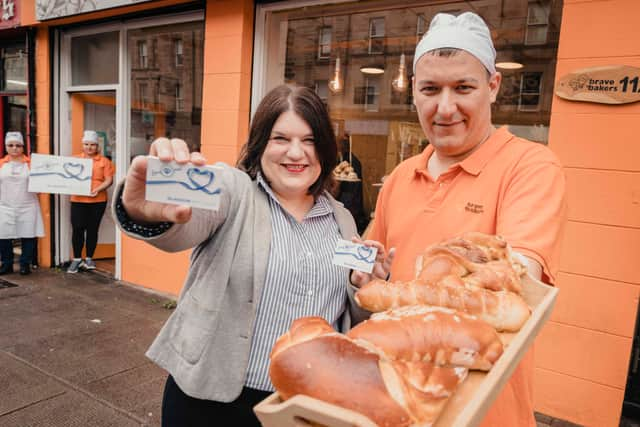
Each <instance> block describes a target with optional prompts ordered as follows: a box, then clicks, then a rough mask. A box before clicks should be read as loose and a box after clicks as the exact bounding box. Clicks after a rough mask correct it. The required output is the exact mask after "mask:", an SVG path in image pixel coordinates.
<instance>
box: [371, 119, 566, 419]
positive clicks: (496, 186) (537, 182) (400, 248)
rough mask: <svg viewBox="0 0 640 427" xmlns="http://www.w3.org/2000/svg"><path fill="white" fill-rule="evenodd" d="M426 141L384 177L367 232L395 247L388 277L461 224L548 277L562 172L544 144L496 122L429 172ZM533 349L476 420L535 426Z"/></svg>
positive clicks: (560, 220)
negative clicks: (469, 148)
mask: <svg viewBox="0 0 640 427" xmlns="http://www.w3.org/2000/svg"><path fill="white" fill-rule="evenodd" d="M432 154H433V147H432V146H427V148H425V150H424V151H423V152H422V153H421V154H419V155H417V156H414V157H412V158H410V159H408V160H406V161H404V162H403V163H401V164H400V165H398V167H396V169H395V170H394V171H393V173H392V174H391V175H390V176H389V177H388V178H387V179H386V180H385V182H384V185H383V186H382V189H381V191H380V195H379V197H378V201H377V205H376V214H375V218H374V223H373V226H372V228H371V231H370V233H369V234H368V235H367V236H366V238H367V239H373V240H378V241H380V242H382V243H383V244H384V245H385V247H386V248H392V247H395V248H396V255H395V258H394V261H393V265H392V268H391V280H410V279H412V278H414V277H415V262H416V257H417V256H418V255H420V254H421V253H422V252H423V251H424V250H425V248H427V246H429V245H431V244H434V243H438V242H440V241H442V240H444V239H448V238H451V237H454V236H458V235H460V234H462V233H464V232H466V231H480V232H484V233H488V234H499V235H501V236H503V237H504V238H505V239H506V240H507V242H509V243H510V244H511V246H512V247H513V248H514V250H516V251H518V252H520V253H521V254H523V255H526V256H528V257H530V258H533V259H535V260H536V261H538V262H539V263H540V265H542V267H543V280H544V281H546V282H550V283H553V282H554V281H555V276H556V272H557V268H558V256H559V250H560V248H559V239H560V236H561V232H562V227H563V224H564V219H565V213H566V200H565V177H564V172H563V170H562V166H561V165H560V163H559V161H558V160H557V158H556V156H555V155H554V154H553V153H552V152H551V150H549V149H548V148H547V147H545V146H544V145H541V144H536V143H533V142H530V141H526V140H524V139H521V138H518V137H516V136H514V135H512V134H511V133H510V132H509V131H508V129H507V128H506V127H503V128H500V129H498V130H496V131H495V132H494V133H493V134H492V135H491V136H490V137H489V139H487V140H486V141H485V142H484V143H483V144H482V145H481V146H480V147H479V148H478V149H477V150H476V151H475V152H473V153H472V154H471V155H470V156H469V157H467V158H466V159H464V160H463V161H461V162H460V163H456V164H454V165H452V166H451V167H450V168H449V169H448V170H447V171H445V172H444V173H443V174H442V175H440V176H439V177H438V178H437V179H436V180H434V179H433V178H432V177H431V176H430V175H429V173H428V171H427V161H428V159H429V157H430V156H431V155H432ZM532 375H533V354H532V352H529V353H527V355H526V356H525V357H524V358H523V360H522V362H521V363H520V365H519V366H518V368H517V369H516V371H515V372H514V374H513V376H512V377H511V379H510V381H509V383H508V384H507V385H506V386H505V388H504V389H503V391H502V393H501V394H500V396H499V397H498V399H497V400H496V402H495V403H494V404H493V405H492V407H491V409H490V410H489V412H488V413H487V416H486V417H485V420H484V423H483V426H535V421H534V418H533V406H532V405H533V404H532V399H533V396H532V385H531V380H532Z"/></svg>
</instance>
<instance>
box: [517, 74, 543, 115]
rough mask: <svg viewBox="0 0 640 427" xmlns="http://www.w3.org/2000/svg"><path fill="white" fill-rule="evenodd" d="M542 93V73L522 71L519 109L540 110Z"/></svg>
mask: <svg viewBox="0 0 640 427" xmlns="http://www.w3.org/2000/svg"><path fill="white" fill-rule="evenodd" d="M541 94H542V73H537V72H536V73H522V78H521V80H520V103H519V106H518V110H519V111H538V110H539V109H540V96H541Z"/></svg>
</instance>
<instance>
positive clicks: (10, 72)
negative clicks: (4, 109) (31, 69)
mask: <svg viewBox="0 0 640 427" xmlns="http://www.w3.org/2000/svg"><path fill="white" fill-rule="evenodd" d="M0 64H1V65H2V69H0V76H2V80H1V81H0V91H3V92H24V91H26V90H27V55H26V52H25V50H24V48H23V47H3V48H0Z"/></svg>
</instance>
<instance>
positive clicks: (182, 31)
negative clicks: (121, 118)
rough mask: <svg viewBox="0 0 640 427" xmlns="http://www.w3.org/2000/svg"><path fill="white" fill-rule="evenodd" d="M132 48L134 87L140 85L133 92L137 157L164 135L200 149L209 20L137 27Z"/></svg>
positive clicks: (133, 145) (133, 152) (130, 41)
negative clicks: (205, 52)
mask: <svg viewBox="0 0 640 427" xmlns="http://www.w3.org/2000/svg"><path fill="white" fill-rule="evenodd" d="M127 48H128V51H129V56H130V60H129V62H130V63H131V64H133V65H132V68H131V70H130V76H131V87H132V88H135V87H137V88H138V90H137V91H135V90H132V91H131V119H130V123H131V129H130V138H131V156H135V155H138V154H145V153H146V152H148V149H149V144H150V143H151V142H152V141H153V140H154V139H155V138H158V137H162V136H166V137H170V138H180V139H183V140H185V141H186V142H187V144H188V145H189V148H190V149H191V150H192V151H196V150H199V149H200V123H201V117H200V116H201V114H202V72H203V53H204V25H203V23H202V22H189V23H183V24H173V25H165V26H162V27H150V28H142V29H136V30H132V31H129V32H128V42H127ZM143 58H146V59H143ZM145 61H146V62H145ZM143 63H144V64H143ZM137 65H140V67H137ZM142 65H146V67H142Z"/></svg>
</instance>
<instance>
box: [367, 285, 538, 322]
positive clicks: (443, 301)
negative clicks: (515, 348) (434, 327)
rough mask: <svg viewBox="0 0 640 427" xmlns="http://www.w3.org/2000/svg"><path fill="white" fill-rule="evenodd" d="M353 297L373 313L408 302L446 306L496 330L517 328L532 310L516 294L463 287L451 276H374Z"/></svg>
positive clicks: (407, 303)
mask: <svg viewBox="0 0 640 427" xmlns="http://www.w3.org/2000/svg"><path fill="white" fill-rule="evenodd" d="M355 300H356V302H357V303H358V305H359V306H360V307H362V308H364V309H365V310H369V311H372V312H380V311H385V310H389V309H392V308H398V307H404V306H407V305H426V306H436V307H447V308H451V309H454V310H458V311H461V312H464V313H467V314H471V315H474V316H476V317H478V318H479V319H482V320H484V321H485V322H487V323H488V324H490V325H491V326H493V327H494V328H495V329H496V330H498V331H508V332H515V331H518V330H520V328H521V327H522V325H524V322H526V321H527V319H528V318H529V315H530V313H531V310H530V308H529V306H528V305H527V303H526V302H525V301H524V300H523V299H522V297H520V296H519V295H518V294H516V293H513V292H507V291H498V292H492V291H489V290H486V289H483V288H475V287H470V286H464V284H463V283H462V282H460V279H458V278H455V277H453V276H447V277H445V278H444V279H442V280H441V281H440V282H432V281H423V280H412V281H409V282H386V281H384V280H380V279H376V280H372V281H371V282H369V283H367V284H366V285H364V286H363V287H361V288H360V289H359V290H358V291H357V292H356V295H355Z"/></svg>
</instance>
